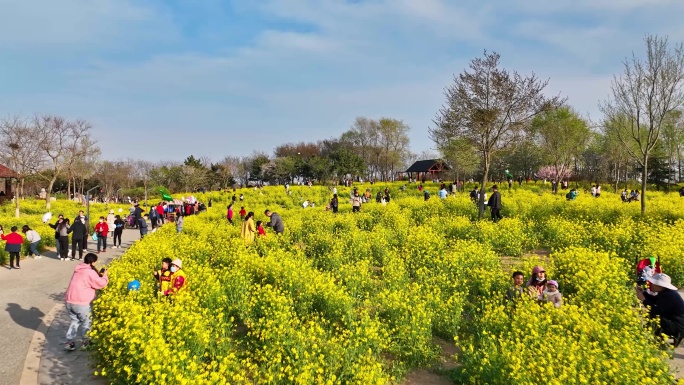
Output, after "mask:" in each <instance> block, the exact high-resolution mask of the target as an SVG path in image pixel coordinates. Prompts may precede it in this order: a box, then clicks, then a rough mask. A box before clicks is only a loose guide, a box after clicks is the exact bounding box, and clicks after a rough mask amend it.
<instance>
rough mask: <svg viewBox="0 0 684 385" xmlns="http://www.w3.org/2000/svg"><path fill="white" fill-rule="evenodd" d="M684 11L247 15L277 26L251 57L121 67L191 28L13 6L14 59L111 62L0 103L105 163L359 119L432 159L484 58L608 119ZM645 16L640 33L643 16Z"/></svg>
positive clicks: (571, 6)
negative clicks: (633, 61) (178, 136)
mask: <svg viewBox="0 0 684 385" xmlns="http://www.w3.org/2000/svg"><path fill="white" fill-rule="evenodd" d="M3 3H4V4H3ZM15 3H16V4H15ZM39 3H45V4H39ZM214 3H215V2H214V1H213V0H212V2H211V4H210V5H212V4H213V5H212V7H213V6H215V5H216V4H214ZM680 3H681V4H684V2H680V1H673V0H624V1H618V0H594V1H591V0H578V1H575V2H567V1H557V2H552V1H542V0H515V1H511V2H509V1H503V0H500V1H494V2H455V1H447V0H393V1H391V0H374V1H365V2H349V1H343V0H267V1H262V2H254V3H251V2H250V3H246V2H242V3H241V4H240V12H241V14H242V15H244V14H248V13H249V12H251V11H254V10H255V9H258V11H259V12H260V15H261V16H263V17H264V18H266V19H267V21H268V22H267V23H265V24H266V25H267V27H266V28H265V29H263V30H261V31H259V32H258V33H257V34H256V35H255V36H251V37H250V38H248V39H243V40H241V41H240V45H237V46H226V47H223V46H214V47H211V49H206V50H202V49H201V48H199V47H198V48H197V49H194V47H192V46H191V45H188V46H181V45H173V44H167V46H166V47H165V49H164V50H154V49H151V50H143V51H140V52H138V53H137V55H136V56H135V57H128V58H126V60H117V59H116V58H114V59H113V57H116V55H115V54H112V52H116V50H117V49H120V47H126V46H128V45H136V44H140V42H141V41H142V42H146V43H154V42H167V43H173V42H176V41H183V40H184V37H183V36H182V34H181V32H180V31H181V30H182V26H181V25H180V22H179V21H178V20H175V19H174V17H172V15H170V11H168V10H165V8H164V7H163V6H161V5H160V6H150V5H146V6H143V5H141V4H142V3H134V2H131V1H130V0H121V1H115V0H102V1H98V2H87V1H85V0H63V1H60V2H49V1H43V2H38V1H36V0H30V1H29V2H25V3H20V2H16V1H8V0H0V8H2V9H4V10H7V9H9V10H10V12H3V13H2V14H0V48H1V47H6V46H11V47H15V48H16V47H20V48H22V49H26V50H27V51H31V52H32V53H34V54H36V53H37V54H39V55H40V54H42V55H44V56H45V57H46V58H47V57H48V56H47V55H48V54H46V53H43V52H50V53H49V55H54V52H55V51H59V50H64V52H85V51H88V52H90V51H102V52H104V53H106V55H87V56H84V57H85V58H84V59H83V57H81V56H78V55H74V56H73V58H74V59H75V60H81V59H82V62H80V63H78V64H77V66H75V67H71V68H70V70H69V71H68V72H67V73H59V74H58V76H63V77H65V78H66V80H65V81H64V83H65V84H66V86H64V87H63V88H59V89H50V88H49V86H46V90H45V91H44V92H40V93H34V94H31V95H29V96H25V97H21V98H16V97H9V96H10V95H9V94H6V95H8V98H7V99H8V100H7V102H5V101H4V100H2V95H3V94H2V92H0V102H2V103H0V105H3V108H12V109H13V110H12V111H9V112H14V111H27V112H28V113H32V112H34V111H36V110H37V112H43V111H45V112H52V113H64V114H70V115H73V116H77V117H82V118H86V119H91V120H93V121H94V122H95V123H96V125H97V127H99V128H101V129H102V130H103V131H102V133H101V136H102V140H103V141H106V143H107V145H108V146H111V147H108V148H106V149H105V155H107V156H116V155H115V154H116V153H117V151H122V150H119V148H123V147H126V149H127V150H126V151H128V152H129V153H127V154H126V155H127V156H139V157H152V158H154V157H159V156H160V153H159V152H157V153H149V151H155V150H154V149H153V148H152V147H151V146H149V145H148V144H147V143H142V142H140V143H138V142H135V143H129V142H130V141H129V140H128V136H130V135H136V134H140V133H141V132H145V133H146V134H147V135H150V136H157V135H163V134H164V133H166V132H174V133H186V134H187V133H192V134H194V135H197V136H199V137H203V138H204V139H203V140H198V141H188V142H186V143H184V151H187V152H189V153H195V154H196V155H197V154H205V153H206V154H207V155H211V156H214V157H220V156H222V154H221V151H223V155H224V154H225V153H227V152H235V153H249V152H251V150H252V149H253V148H260V149H265V150H270V148H272V147H274V146H275V145H277V144H279V143H280V142H282V141H290V140H292V141H295V140H317V139H320V138H326V137H330V136H333V135H338V134H339V133H341V132H342V130H345V129H346V128H347V127H348V126H349V124H350V123H351V122H352V121H353V118H354V117H355V116H357V115H366V116H369V117H381V116H391V117H396V118H399V119H404V120H405V121H406V122H407V123H408V124H409V125H411V126H412V128H413V130H412V134H411V135H412V140H413V143H414V148H413V150H414V151H415V152H420V151H422V150H424V149H426V148H428V147H431V145H432V144H431V143H430V142H429V139H427V133H426V129H427V127H429V126H430V124H431V119H432V118H433V117H434V114H435V112H436V111H437V109H439V107H440V105H441V104H442V102H443V98H444V97H443V95H442V89H443V87H444V86H446V85H448V84H449V83H450V82H451V81H452V78H451V75H452V74H455V73H459V72H461V71H463V69H464V68H466V67H467V64H468V61H469V60H470V59H471V58H472V57H473V56H476V55H480V54H481V52H482V49H484V48H487V49H489V50H496V51H498V52H500V53H501V54H502V62H503V66H504V67H506V68H509V69H512V70H517V71H518V72H520V73H524V74H528V73H530V72H532V71H534V72H536V73H537V74H539V76H540V77H542V78H546V77H549V78H550V83H549V87H548V89H547V92H548V93H549V94H556V93H561V94H562V95H564V96H567V97H568V98H569V102H570V104H571V105H573V106H574V107H575V108H576V109H577V110H578V111H580V112H581V113H583V114H589V115H591V118H592V119H595V120H596V119H599V118H600V117H599V116H598V108H597V104H598V101H599V100H600V99H604V98H605V97H607V94H608V91H609V84H610V79H611V74H612V73H613V72H615V71H620V70H621V68H620V60H621V59H622V58H623V57H625V56H627V55H629V54H630V52H631V50H632V49H638V48H640V47H641V46H642V42H641V37H642V36H643V33H644V31H642V30H640V28H646V29H649V28H652V30H649V31H646V32H659V33H665V34H670V35H671V36H672V37H673V40H674V41H676V40H677V39H680V40H681V38H683V37H684V29H683V28H682V27H680V26H679V23H678V22H673V21H672V17H670V16H669V14H668V18H664V20H663V22H661V23H658V24H653V25H651V24H650V22H649V20H650V18H651V17H654V16H653V15H655V14H657V13H659V12H660V13H662V12H666V11H668V10H674V9H681V8H682V5H680ZM205 5H206V4H205ZM197 6H198V7H200V8H201V7H202V5H201V4H198V5H197ZM206 6H207V7H208V8H207V10H209V9H212V8H211V7H210V6H209V5H206ZM207 12H208V11H207ZM635 12H638V13H639V17H637V18H635V17H634V15H633V14H630V13H635ZM577 15H580V16H582V17H581V18H580V19H582V20H581V22H578V21H577V20H576V19H575V18H573V17H574V16H577ZM176 16H178V15H176ZM200 16H201V12H200ZM208 16H209V15H207V17H208ZM277 21H285V22H286V26H279V25H278V23H277ZM636 21H638V22H639V23H641V24H639V23H636ZM226 22H230V21H229V20H227V21H226ZM635 24H638V25H640V27H639V28H634V25H635ZM40 25H42V27H40V28H36V26H40ZM293 25H294V27H293ZM17 31H19V32H21V33H17ZM203 32H206V31H203ZM218 35H219V34H217V36H218ZM228 40H229V39H227V38H225V39H221V38H220V37H218V38H217V41H221V42H224V41H228ZM539 43H542V44H539ZM112 47H114V48H112ZM43 50H45V51H43ZM93 58H94V59H93ZM60 80H63V79H60ZM62 111H64V112H62ZM111 132H119V133H123V135H122V136H121V138H119V137H116V138H114V137H113V136H112V135H110V133H111ZM212 135H214V136H215V137H216V138H217V139H218V140H214V141H212V140H210V138H211V137H212ZM159 151H160V152H162V151H163V150H162V149H160V150H159ZM165 156H166V157H168V155H165Z"/></svg>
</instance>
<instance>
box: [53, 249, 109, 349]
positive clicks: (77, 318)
mask: <svg viewBox="0 0 684 385" xmlns="http://www.w3.org/2000/svg"><path fill="white" fill-rule="evenodd" d="M95 262H97V255H95V254H93V253H88V254H86V256H85V258H84V259H83V263H80V264H78V265H76V268H74V275H72V276H71V282H69V287H68V288H67V291H66V308H67V311H68V312H69V317H70V318H71V325H69V330H67V334H66V339H67V342H66V345H64V349H65V350H72V351H73V350H76V344H75V343H74V340H75V339H76V336H77V335H80V337H81V339H82V341H83V343H82V345H81V349H85V348H87V347H88V344H89V342H88V340H87V339H86V338H85V337H86V334H87V333H88V330H90V303H91V302H93V300H94V299H95V290H99V289H103V288H104V287H105V286H107V283H109V278H107V271H106V270H105V269H104V268H103V269H102V270H100V271H97V269H96V268H95ZM79 327H80V328H81V333H80V334H79V333H78V329H79Z"/></svg>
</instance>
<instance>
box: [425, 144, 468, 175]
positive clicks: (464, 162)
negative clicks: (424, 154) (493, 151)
mask: <svg viewBox="0 0 684 385" xmlns="http://www.w3.org/2000/svg"><path fill="white" fill-rule="evenodd" d="M439 152H440V153H441V154H442V158H444V160H446V163H447V164H449V165H450V166H451V168H452V170H453V173H454V177H455V179H456V180H459V179H460V178H464V177H465V176H467V175H472V174H473V173H474V172H475V171H476V170H477V168H478V167H479V165H480V157H479V156H477V149H476V148H475V146H473V145H472V143H470V141H468V140H467V139H464V138H454V139H451V140H448V141H447V142H446V143H444V145H442V146H441V147H439ZM423 159H430V158H423Z"/></svg>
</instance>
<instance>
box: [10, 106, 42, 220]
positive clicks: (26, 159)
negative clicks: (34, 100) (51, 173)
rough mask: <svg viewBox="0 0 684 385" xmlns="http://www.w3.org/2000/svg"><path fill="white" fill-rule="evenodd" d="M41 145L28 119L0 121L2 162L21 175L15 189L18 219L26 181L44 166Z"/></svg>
mask: <svg viewBox="0 0 684 385" xmlns="http://www.w3.org/2000/svg"><path fill="white" fill-rule="evenodd" d="M39 144H40V143H39V132H38V131H37V128H36V126H33V125H30V124H29V122H28V121H27V120H26V119H24V118H22V117H19V116H13V117H8V118H6V119H2V120H0V160H2V162H3V163H5V164H6V165H7V166H9V167H10V168H11V169H12V170H14V171H15V172H16V173H17V174H18V175H19V178H18V180H17V181H16V186H15V188H14V215H15V216H16V217H17V218H18V217H19V212H20V202H21V199H22V198H23V197H24V181H25V180H26V177H28V176H30V175H32V174H35V173H37V172H38V171H39V170H40V169H41V168H42V166H43V159H44V158H43V157H42V153H41V151H40V146H39Z"/></svg>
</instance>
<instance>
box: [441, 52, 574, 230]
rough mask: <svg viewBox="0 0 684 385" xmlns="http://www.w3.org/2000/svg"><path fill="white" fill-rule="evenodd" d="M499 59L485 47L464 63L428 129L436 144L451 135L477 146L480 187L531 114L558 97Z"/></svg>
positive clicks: (557, 102)
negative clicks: (502, 65) (467, 64)
mask: <svg viewBox="0 0 684 385" xmlns="http://www.w3.org/2000/svg"><path fill="white" fill-rule="evenodd" d="M499 59H500V56H499V54H497V53H487V52H486V51H485V52H484V57H482V58H475V59H473V60H472V61H471V62H470V71H469V70H465V71H463V73H461V74H460V75H458V76H456V77H454V83H453V84H452V85H450V86H448V87H447V88H446V89H445V91H444V94H445V96H446V102H445V104H444V105H443V106H442V108H441V109H440V110H439V112H438V113H437V116H436V117H435V119H434V121H433V122H434V127H433V128H431V129H430V130H429V133H430V136H431V139H432V140H433V141H434V142H435V144H436V145H437V147H438V148H439V147H441V146H443V145H444V143H447V142H448V141H449V140H453V139H465V140H466V141H468V142H470V143H471V144H472V145H473V146H475V147H476V148H477V150H478V152H479V153H480V156H481V159H482V166H483V171H484V172H483V174H482V188H485V186H486V184H487V180H488V177H489V171H490V167H491V166H492V162H493V161H494V160H495V159H494V158H495V157H496V156H497V154H498V153H499V152H500V151H502V150H503V149H505V148H509V147H511V146H514V145H515V144H516V143H517V142H518V141H519V140H520V138H521V137H522V136H523V131H524V130H523V129H524V128H525V127H526V126H527V125H528V124H529V122H530V120H531V119H532V118H533V117H534V116H536V115H537V114H539V113H541V112H543V111H546V110H548V109H550V108H553V107H556V106H559V105H560V104H562V102H563V100H561V98H560V97H558V96H556V97H552V98H547V97H546V96H545V95H544V94H543V90H544V88H546V85H547V84H548V81H541V80H539V79H538V78H537V77H536V76H535V75H534V74H532V75H530V76H526V77H523V76H522V75H520V74H518V73H517V72H512V73H510V72H508V71H506V70H505V69H502V68H499ZM478 214H479V216H480V217H482V216H483V214H484V194H480V202H479V210H478Z"/></svg>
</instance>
